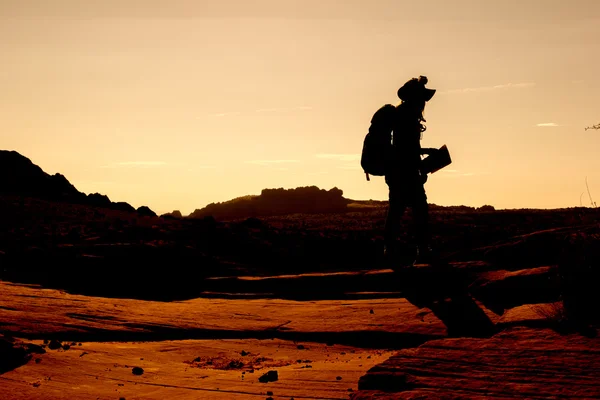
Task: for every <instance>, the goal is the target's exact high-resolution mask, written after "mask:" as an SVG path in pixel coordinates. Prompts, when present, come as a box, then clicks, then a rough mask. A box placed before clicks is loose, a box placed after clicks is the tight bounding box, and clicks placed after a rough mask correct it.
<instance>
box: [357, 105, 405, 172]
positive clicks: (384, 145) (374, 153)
mask: <svg viewBox="0 0 600 400" xmlns="http://www.w3.org/2000/svg"><path fill="white" fill-rule="evenodd" d="M395 115H396V107H395V106H393V105H391V104H386V105H384V106H382V107H381V108H380V109H379V110H377V111H376V112H375V114H374V115H373V118H371V126H370V127H369V132H368V133H367V135H366V136H365V140H364V142H363V149H362V155H361V159H360V165H361V167H362V169H363V170H364V171H365V174H366V176H367V180H368V181H370V180H371V179H369V175H374V176H384V175H385V164H386V161H387V158H388V154H389V152H390V150H391V148H392V127H393V123H394V116H395Z"/></svg>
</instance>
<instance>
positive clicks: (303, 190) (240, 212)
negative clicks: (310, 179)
mask: <svg viewBox="0 0 600 400" xmlns="http://www.w3.org/2000/svg"><path fill="white" fill-rule="evenodd" d="M343 194H344V192H343V191H342V190H341V189H338V188H337V187H334V188H332V189H330V190H325V189H319V188H318V187H316V186H305V187H298V188H295V189H283V188H279V189H263V190H262V192H261V194H260V195H258V196H244V197H238V198H235V199H233V200H229V201H225V202H222V203H211V204H209V205H207V206H206V207H204V208H201V209H196V210H195V211H194V212H192V213H191V214H190V215H189V218H204V217H208V216H212V217H214V218H216V219H236V218H251V217H262V216H273V215H285V214H318V213H332V212H342V211H345V210H346V208H347V206H348V204H349V203H350V202H351V200H349V199H346V198H344V196H343Z"/></svg>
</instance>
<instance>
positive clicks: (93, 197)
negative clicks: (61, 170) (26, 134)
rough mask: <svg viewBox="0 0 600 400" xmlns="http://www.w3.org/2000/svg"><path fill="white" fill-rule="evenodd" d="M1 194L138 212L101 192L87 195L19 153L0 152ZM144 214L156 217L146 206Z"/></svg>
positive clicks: (66, 180) (143, 208) (143, 210)
mask: <svg viewBox="0 0 600 400" xmlns="http://www.w3.org/2000/svg"><path fill="white" fill-rule="evenodd" d="M0 170H1V171H2V174H0V195H14V196H22V197H33V198H37V199H42V200H49V201H58V202H64V203H72V204H82V205H88V206H92V207H102V208H109V209H112V210H118V211H126V212H136V209H135V208H134V207H133V206H131V205H130V204H129V203H126V202H113V201H111V200H110V199H109V198H108V196H106V195H103V194H100V193H91V194H88V195H86V194H85V193H82V192H80V191H79V190H77V189H76V188H75V186H73V185H72V184H71V183H70V182H69V180H68V179H67V178H66V177H65V176H64V175H62V174H58V173H57V174H54V175H50V174H47V173H46V172H44V171H43V170H42V169H41V168H40V167H39V166H37V165H35V164H34V163H33V162H31V160H30V159H29V158H27V157H25V156H23V155H21V154H19V153H18V152H16V151H8V150H0ZM137 212H138V213H139V214H141V215H156V214H154V212H152V210H150V209H149V208H148V207H146V206H142V207H139V208H138V209H137Z"/></svg>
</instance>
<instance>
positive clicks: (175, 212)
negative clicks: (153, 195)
mask: <svg viewBox="0 0 600 400" xmlns="http://www.w3.org/2000/svg"><path fill="white" fill-rule="evenodd" d="M160 217H161V218H166V219H181V218H183V215H181V211H179V210H173V211H172V212H170V213H165V214H162V215H161V216H160Z"/></svg>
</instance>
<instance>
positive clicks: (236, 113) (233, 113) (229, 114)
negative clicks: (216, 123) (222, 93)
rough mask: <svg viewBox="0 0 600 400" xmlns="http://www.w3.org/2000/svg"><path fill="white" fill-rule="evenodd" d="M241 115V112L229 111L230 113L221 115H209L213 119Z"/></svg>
mask: <svg viewBox="0 0 600 400" xmlns="http://www.w3.org/2000/svg"><path fill="white" fill-rule="evenodd" d="M239 114H241V112H239V111H231V112H222V113H216V114H211V115H212V116H213V117H219V118H222V117H228V116H232V115H239Z"/></svg>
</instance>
